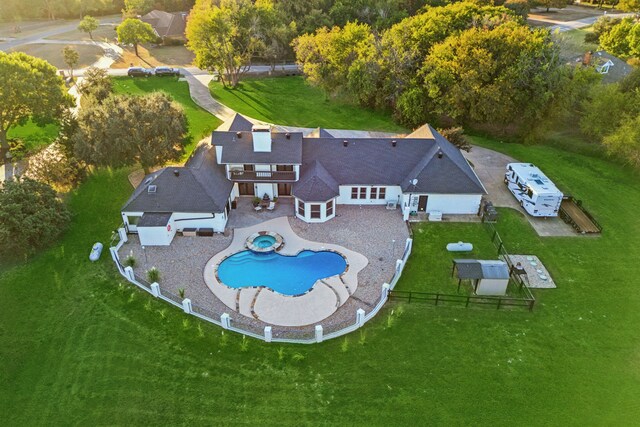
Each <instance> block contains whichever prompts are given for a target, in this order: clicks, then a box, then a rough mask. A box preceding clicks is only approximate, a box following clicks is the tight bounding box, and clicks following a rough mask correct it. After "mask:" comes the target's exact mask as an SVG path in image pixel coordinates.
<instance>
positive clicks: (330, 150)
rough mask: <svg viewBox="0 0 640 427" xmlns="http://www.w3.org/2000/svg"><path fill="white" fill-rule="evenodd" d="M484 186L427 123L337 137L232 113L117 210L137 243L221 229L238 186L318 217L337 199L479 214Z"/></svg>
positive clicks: (308, 217)
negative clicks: (396, 131) (392, 133)
mask: <svg viewBox="0 0 640 427" xmlns="http://www.w3.org/2000/svg"><path fill="white" fill-rule="evenodd" d="M484 194H486V191H485V188H484V186H483V185H482V183H481V182H480V180H479V179H478V177H477V176H476V174H475V173H474V171H473V169H472V168H471V166H470V165H469V163H468V162H467V161H466V160H465V158H464V157H463V156H462V154H461V153H460V150H458V148H456V147H455V146H454V145H453V144H451V143H450V142H449V141H447V140H446V139H445V138H444V137H443V136H442V135H440V134H439V133H438V132H437V131H436V130H435V129H433V128H432V127H431V126H429V125H424V126H422V127H421V128H419V129H417V130H416V131H414V132H413V133H411V134H409V135H407V136H405V137H397V138H336V137H334V136H333V135H332V134H331V133H330V132H329V131H326V130H324V129H317V130H315V131H313V132H311V133H310V134H308V135H307V136H304V135H303V134H302V133H301V132H287V131H279V130H277V129H274V128H273V127H271V126H269V125H261V124H254V123H252V122H251V121H249V120H247V119H246V118H245V117H242V116H241V115H235V116H234V117H232V118H231V119H229V120H228V121H227V122H225V123H223V124H222V125H221V126H220V127H219V128H218V129H217V130H215V131H214V132H213V133H212V136H211V147H210V148H208V150H207V152H206V153H205V155H203V156H201V158H200V159H199V160H198V161H197V162H189V163H187V165H185V167H183V168H164V169H161V170H159V171H157V172H155V173H153V174H151V175H149V176H147V177H146V178H145V179H144V181H143V182H142V184H141V185H140V186H139V187H138V188H137V189H136V190H135V191H134V193H133V195H132V196H131V198H130V199H129V200H128V201H127V203H126V204H125V206H124V207H123V209H122V218H123V221H124V223H125V226H126V227H127V230H128V231H129V232H137V233H138V234H140V240H141V243H142V244H143V245H145V244H148V245H152V244H163V245H168V244H169V243H170V242H171V239H172V238H173V236H174V235H175V232H176V231H177V230H184V229H185V228H205V229H212V230H213V231H215V232H222V231H224V229H225V226H226V222H227V219H228V216H229V215H230V207H231V206H232V205H233V204H234V203H233V201H234V200H236V198H238V197H243V196H250V197H261V198H262V197H264V196H265V195H266V196H267V197H268V198H271V199H273V198H274V197H292V198H293V199H294V212H292V213H291V214H295V215H296V217H298V218H299V219H301V220H302V221H305V222H308V223H322V222H326V221H330V220H331V219H332V218H334V217H335V216H336V215H338V214H339V211H340V206H341V205H380V206H386V205H388V204H391V205H394V206H395V205H398V206H401V208H402V209H401V213H399V215H400V214H401V215H403V217H404V219H405V220H406V219H408V218H409V215H410V214H412V213H414V212H425V213H431V212H437V213H439V214H440V213H441V214H448V215H451V214H454V215H455V214H476V213H477V212H478V211H479V209H480V202H481V199H482V196H483V195H484ZM231 214H233V213H231ZM145 228H147V229H153V230H151V231H149V230H146V229H145Z"/></svg>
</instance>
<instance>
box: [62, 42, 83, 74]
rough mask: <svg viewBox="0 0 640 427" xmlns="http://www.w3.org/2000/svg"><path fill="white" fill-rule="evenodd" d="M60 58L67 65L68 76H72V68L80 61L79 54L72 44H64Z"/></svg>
mask: <svg viewBox="0 0 640 427" xmlns="http://www.w3.org/2000/svg"><path fill="white" fill-rule="evenodd" d="M62 58H63V59H64V63H65V64H67V67H69V76H70V77H71V78H73V69H74V68H75V67H76V65H78V62H79V61H80V54H79V53H78V51H77V50H75V48H74V47H73V46H65V47H63V48H62Z"/></svg>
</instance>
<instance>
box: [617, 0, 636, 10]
mask: <svg viewBox="0 0 640 427" xmlns="http://www.w3.org/2000/svg"><path fill="white" fill-rule="evenodd" d="M616 7H617V8H618V9H620V10H622V11H625V12H640V0H620V1H619V2H618V5H617V6H616Z"/></svg>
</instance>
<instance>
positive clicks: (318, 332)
mask: <svg viewBox="0 0 640 427" xmlns="http://www.w3.org/2000/svg"><path fill="white" fill-rule="evenodd" d="M322 340H323V333H322V325H316V342H322Z"/></svg>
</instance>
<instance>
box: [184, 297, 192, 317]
mask: <svg viewBox="0 0 640 427" xmlns="http://www.w3.org/2000/svg"><path fill="white" fill-rule="evenodd" d="M182 310H183V311H184V312H185V313H187V314H191V312H192V311H193V307H192V306H191V300H190V299H189V298H185V299H183V300H182Z"/></svg>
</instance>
